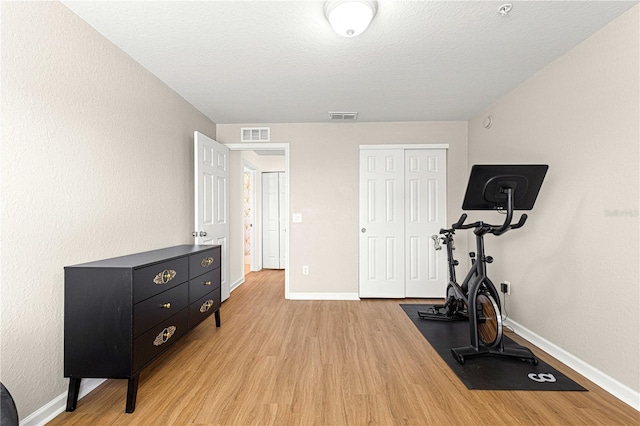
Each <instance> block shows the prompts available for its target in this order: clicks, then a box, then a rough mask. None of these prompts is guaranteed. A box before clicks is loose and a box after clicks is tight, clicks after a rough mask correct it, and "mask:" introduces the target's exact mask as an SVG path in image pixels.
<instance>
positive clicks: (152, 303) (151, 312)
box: [133, 283, 189, 337]
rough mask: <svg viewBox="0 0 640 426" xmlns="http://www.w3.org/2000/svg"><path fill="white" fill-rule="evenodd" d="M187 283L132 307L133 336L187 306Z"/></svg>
mask: <svg viewBox="0 0 640 426" xmlns="http://www.w3.org/2000/svg"><path fill="white" fill-rule="evenodd" d="M188 289H189V287H188V285H187V283H183V284H180V285H179V286H177V287H173V288H171V289H169V290H167V291H164V292H162V293H160V294H157V295H155V296H153V297H150V298H148V299H147V300H144V301H142V302H140V303H137V304H135V305H134V306H133V336H134V337H137V336H138V335H140V334H141V333H143V332H145V331H147V330H149V329H150V328H151V327H153V326H154V325H156V324H158V323H159V322H162V321H164V320H166V319H167V318H169V317H170V316H172V315H175V314H176V312H178V311H180V310H182V309H184V308H186V307H187V305H188V304H189V292H188Z"/></svg>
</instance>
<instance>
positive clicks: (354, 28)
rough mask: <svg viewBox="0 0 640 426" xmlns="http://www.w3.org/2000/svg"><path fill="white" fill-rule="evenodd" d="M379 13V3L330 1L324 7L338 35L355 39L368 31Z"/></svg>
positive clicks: (343, 0) (346, 0)
mask: <svg viewBox="0 0 640 426" xmlns="http://www.w3.org/2000/svg"><path fill="white" fill-rule="evenodd" d="M377 11H378V2H377V1H368V0H329V1H328V2H326V3H325V5H324V14H325V15H326V17H327V20H328V21H329V23H330V24H331V26H332V27H333V29H334V30H335V32H337V33H338V34H340V35H341V36H343V37H355V36H357V35H360V34H362V32H363V31H364V30H366V29H367V27H368V26H369V24H370V23H371V20H372V19H373V17H374V16H375V14H376V12H377Z"/></svg>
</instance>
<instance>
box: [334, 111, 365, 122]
mask: <svg viewBox="0 0 640 426" xmlns="http://www.w3.org/2000/svg"><path fill="white" fill-rule="evenodd" d="M329 118H330V119H331V120H357V119H358V113H357V112H329Z"/></svg>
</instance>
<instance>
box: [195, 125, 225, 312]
mask: <svg viewBox="0 0 640 426" xmlns="http://www.w3.org/2000/svg"><path fill="white" fill-rule="evenodd" d="M193 151H194V188H195V195H194V198H195V206H194V208H195V232H194V237H195V243H196V244H220V245H221V246H222V282H221V291H222V300H226V299H228V298H229V293H230V288H229V149H228V148H227V147H225V146H224V145H222V144H219V143H218V142H216V141H214V140H213V139H211V138H209V137H207V136H205V135H203V134H202V133H200V132H195V134H194V148H193Z"/></svg>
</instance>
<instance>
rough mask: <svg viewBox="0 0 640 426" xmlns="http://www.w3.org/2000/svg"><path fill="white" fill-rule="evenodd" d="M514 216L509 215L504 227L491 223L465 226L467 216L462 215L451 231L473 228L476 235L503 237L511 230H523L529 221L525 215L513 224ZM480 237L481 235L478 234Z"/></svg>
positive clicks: (476, 223)
mask: <svg viewBox="0 0 640 426" xmlns="http://www.w3.org/2000/svg"><path fill="white" fill-rule="evenodd" d="M512 216H513V214H511V215H510V214H507V217H506V218H505V221H504V223H503V224H502V225H491V224H489V223H484V222H482V221H478V222H473V223H467V224H465V223H464V221H465V220H467V214H466V213H462V216H460V219H458V221H457V222H456V223H454V224H453V225H451V229H452V230H453V229H471V228H476V231H474V232H475V233H476V234H478V233H482V234H486V233H489V234H493V235H502V234H504V233H505V232H507V231H509V230H511V229H518V228H522V226H523V225H524V223H525V222H526V221H527V218H528V216H527V215H526V213H525V214H523V215H522V216H520V220H519V221H518V223H514V224H512V223H511V218H512ZM442 231H447V230H444V229H443V230H441V232H442ZM478 235H479V234H478Z"/></svg>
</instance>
